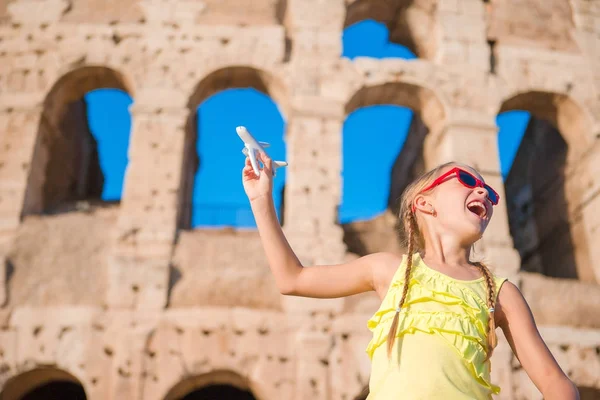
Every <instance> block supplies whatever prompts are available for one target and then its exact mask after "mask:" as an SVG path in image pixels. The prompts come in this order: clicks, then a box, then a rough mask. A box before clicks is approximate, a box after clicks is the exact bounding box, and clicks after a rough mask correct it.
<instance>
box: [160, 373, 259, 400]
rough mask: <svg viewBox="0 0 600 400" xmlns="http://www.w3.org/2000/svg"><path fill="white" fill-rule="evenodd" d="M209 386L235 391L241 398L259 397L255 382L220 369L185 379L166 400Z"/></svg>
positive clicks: (244, 399) (165, 397)
mask: <svg viewBox="0 0 600 400" xmlns="http://www.w3.org/2000/svg"><path fill="white" fill-rule="evenodd" d="M207 388H212V391H213V392H218V391H219V390H222V391H230V392H231V391H235V392H236V394H238V395H239V400H250V399H257V400H258V399H259V397H257V395H256V394H255V393H256V389H257V388H256V387H255V385H254V384H253V382H251V381H250V380H248V379H247V378H245V377H243V376H242V375H239V374H237V373H236V372H233V371H229V370H220V371H213V372H209V373H206V374H201V375H194V376H191V377H188V378H185V379H183V380H182V381H180V382H178V383H177V384H175V386H173V387H172V388H171V389H169V391H168V392H167V394H166V395H165V396H164V400H182V399H184V398H186V397H187V396H189V395H190V394H192V393H194V392H197V391H199V390H203V389H204V390H206V389H207ZM231 389H234V390H231ZM228 398H229V397H228ZM231 400H235V399H234V398H232V399H231Z"/></svg>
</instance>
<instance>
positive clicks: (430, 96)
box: [342, 82, 446, 255]
mask: <svg viewBox="0 0 600 400" xmlns="http://www.w3.org/2000/svg"><path fill="white" fill-rule="evenodd" d="M375 105H397V106H402V107H407V108H409V109H411V110H412V111H413V113H414V114H413V118H412V122H411V125H410V128H409V132H408V134H407V137H406V141H405V142H404V144H403V145H402V149H401V151H400V152H399V153H398V155H397V157H396V159H395V161H394V163H393V166H392V168H391V171H390V175H391V179H390V190H389V196H388V212H386V213H384V214H383V215H381V216H379V217H376V218H375V219H372V220H368V221H357V222H351V223H348V224H343V225H342V227H343V229H344V242H345V243H346V245H347V247H348V251H349V252H350V253H354V254H357V255H365V254H368V253H372V252H376V251H401V249H402V246H401V242H402V233H401V232H402V229H401V228H402V227H401V221H399V220H398V217H397V213H398V206H399V201H398V200H399V198H400V195H401V193H402V191H403V190H404V188H405V187H406V186H407V185H408V183H410V181H412V179H414V178H415V177H416V176H417V175H419V174H420V173H422V172H423V168H424V161H423V142H424V139H425V136H426V135H427V133H428V132H429V131H435V130H436V129H437V127H438V126H439V125H441V124H443V121H444V119H445V116H446V112H445V107H444V105H443V103H442V101H441V100H440V98H439V97H438V96H437V95H436V94H435V93H434V92H433V91H432V90H431V89H428V88H426V87H423V86H418V85H416V84H412V83H400V82H397V83H384V84H381V85H375V86H365V87H363V88H361V89H359V90H358V91H357V92H356V93H355V94H354V95H353V96H352V97H351V98H350V100H349V101H348V102H347V103H346V107H345V111H346V115H347V116H348V115H350V114H351V113H352V112H354V111H356V110H358V109H359V108H362V107H367V106H375Z"/></svg>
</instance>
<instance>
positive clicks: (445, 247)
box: [423, 235, 471, 265]
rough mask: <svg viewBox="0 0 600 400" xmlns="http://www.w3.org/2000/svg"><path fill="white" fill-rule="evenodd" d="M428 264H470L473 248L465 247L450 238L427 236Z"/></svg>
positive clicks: (426, 255)
mask: <svg viewBox="0 0 600 400" xmlns="http://www.w3.org/2000/svg"><path fill="white" fill-rule="evenodd" d="M424 239H425V249H426V251H425V255H424V257H423V258H424V260H425V261H426V262H433V263H436V264H447V265H467V264H470V262H469V260H470V255H471V246H469V247H465V246H464V245H463V244H462V243H459V242H458V241H456V240H455V238H452V237H450V236H443V235H436V236H432V235H425V238H424Z"/></svg>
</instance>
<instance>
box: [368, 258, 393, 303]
mask: <svg viewBox="0 0 600 400" xmlns="http://www.w3.org/2000/svg"><path fill="white" fill-rule="evenodd" d="M365 257H369V264H370V265H371V269H372V271H373V287H374V289H375V291H376V292H377V294H378V295H379V297H380V298H382V297H383V296H385V294H386V293H387V290H388V288H389V286H390V282H391V281H392V278H393V277H394V274H395V273H396V271H397V270H398V267H399V266H400V263H401V262H402V255H400V254H395V253H389V252H379V253H373V254H370V255H368V256H365Z"/></svg>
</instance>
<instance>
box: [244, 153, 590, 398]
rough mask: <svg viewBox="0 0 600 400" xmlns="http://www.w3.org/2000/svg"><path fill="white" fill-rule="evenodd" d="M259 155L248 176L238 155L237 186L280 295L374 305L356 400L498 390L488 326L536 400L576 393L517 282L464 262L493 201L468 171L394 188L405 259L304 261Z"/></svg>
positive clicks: (439, 172) (444, 168)
mask: <svg viewBox="0 0 600 400" xmlns="http://www.w3.org/2000/svg"><path fill="white" fill-rule="evenodd" d="M260 161H261V162H262V163H263V167H262V168H261V173H260V174H259V176H257V175H256V174H255V173H254V171H253V170H252V166H251V164H250V161H249V159H248V158H246V165H245V167H244V169H243V172H242V176H243V184H244V189H245V191H246V194H247V195H248V198H249V200H250V204H251V207H252V211H253V213H254V216H255V219H256V224H257V227H258V231H259V233H260V236H261V240H262V243H263V247H264V250H265V252H266V255H267V259H268V262H269V266H270V268H271V271H272V272H273V275H274V277H275V281H276V283H277V286H278V288H279V290H280V291H281V293H282V294H285V295H294V296H305V297H317V298H332V297H341V296H349V295H352V294H356V293H361V292H366V291H369V290H374V291H376V292H377V294H378V295H379V298H380V299H381V300H382V303H381V306H380V307H379V310H378V311H377V312H376V313H375V315H374V316H373V317H372V318H371V319H370V320H369V321H368V327H369V329H370V330H371V331H372V332H373V338H372V340H371V342H370V343H369V345H368V347H367V353H368V354H369V356H370V358H371V360H372V370H371V377H370V382H369V389H370V394H369V397H368V399H370V400H388V399H390V400H391V399H399V398H402V399H407V400H414V399H444V400H463V399H464V400H466V399H491V395H492V394H497V393H498V392H499V391H500V388H498V387H497V386H494V385H493V384H492V383H491V382H490V361H489V359H490V356H491V355H492V352H493V350H494V347H495V346H496V333H495V328H496V326H500V327H501V328H502V330H503V331H504V334H505V336H506V338H507V339H508V342H509V344H510V346H511V347H512V350H513V352H514V354H515V355H516V356H517V358H518V359H519V361H520V362H521V364H522V365H523V367H524V368H525V370H526V372H527V374H528V375H529V377H530V378H531V379H532V381H533V383H534V384H535V385H536V386H537V388H538V389H539V390H540V391H541V392H542V394H543V396H544V398H545V399H547V400H552V399H560V400H570V399H578V398H579V394H578V391H577V389H576V387H575V386H574V385H573V383H572V382H571V381H570V380H569V379H568V378H567V376H566V375H565V374H564V372H563V371H562V370H561V369H560V367H559V366H558V364H557V362H556V361H555V359H554V357H553V356H552V354H551V353H550V351H549V350H548V348H547V347H546V345H545V343H544V342H543V340H542V338H541V337H540V334H539V333H538V330H537V327H536V325H535V323H534V320H533V317H532V315H531V312H530V310H529V307H528V305H527V303H526V301H525V299H524V298H523V296H522V295H521V293H520V291H519V290H518V289H517V287H516V286H515V285H513V284H512V283H510V282H507V281H506V280H505V279H501V278H498V277H495V276H494V275H493V274H492V273H491V272H490V271H489V269H488V268H487V267H486V266H485V265H483V264H482V263H478V262H473V261H471V259H470V253H471V249H472V246H473V244H474V243H475V242H476V241H477V240H479V239H480V238H481V236H482V235H483V232H484V231H485V229H486V227H487V225H488V223H489V221H490V219H491V217H492V214H493V206H494V205H496V204H498V201H499V196H498V194H497V193H496V192H495V191H494V189H492V188H491V187H490V186H489V185H487V184H486V183H485V182H484V181H483V178H482V177H481V176H480V175H479V174H478V173H477V172H476V171H475V170H473V169H472V168H470V167H468V166H464V165H460V164H457V163H448V164H444V165H441V166H439V167H437V168H435V169H434V170H432V171H430V172H428V173H426V174H425V175H423V176H422V177H420V178H419V179H417V180H416V181H415V182H413V183H412V184H411V185H410V186H409V187H408V188H407V189H406V190H405V192H404V194H403V196H402V200H401V208H400V213H401V214H400V215H401V217H402V220H403V222H404V228H405V231H406V237H407V242H408V251H407V253H408V254H406V255H405V256H402V257H399V256H397V255H395V254H389V253H376V254H371V255H367V256H364V257H361V258H359V259H357V260H354V261H351V262H348V263H345V264H340V265H329V266H315V267H311V268H304V267H303V265H302V264H301V263H300V261H299V260H298V258H297V257H296V255H295V254H294V252H293V250H292V249H291V247H290V245H289V244H288V242H287V240H286V238H285V236H284V234H283V232H282V230H281V228H280V226H279V223H278V220H277V217H276V213H275V207H274V204H273V200H272V192H271V190H272V176H273V170H272V162H271V160H270V159H269V157H268V156H267V155H266V154H264V153H263V154H261V155H260Z"/></svg>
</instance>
